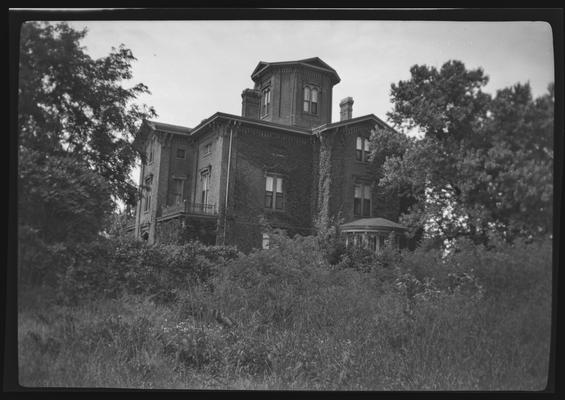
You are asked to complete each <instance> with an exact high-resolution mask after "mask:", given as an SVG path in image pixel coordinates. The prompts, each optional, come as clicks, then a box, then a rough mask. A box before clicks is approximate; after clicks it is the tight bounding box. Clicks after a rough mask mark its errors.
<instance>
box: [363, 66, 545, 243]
mask: <svg viewBox="0 0 565 400" xmlns="http://www.w3.org/2000/svg"><path fill="white" fill-rule="evenodd" d="M411 74H412V76H411V79H410V80H408V81H401V82H399V83H398V84H393V85H392V90H391V96H392V100H393V102H394V109H393V111H392V112H390V113H389V114H388V117H389V118H390V120H391V121H392V122H393V123H394V124H395V126H396V127H398V128H399V129H400V130H402V131H403V132H406V130H407V129H418V130H419V131H420V132H421V133H423V138H421V139H414V138H409V137H406V136H405V137H402V135H401V134H399V133H395V132H390V131H385V130H378V129H377V130H376V131H375V132H374V133H373V137H372V146H373V160H374V162H375V163H377V164H378V165H379V167H380V174H379V176H378V177H377V178H378V179H379V182H380V185H381V186H382V187H385V188H389V189H390V188H400V187H402V188H403V189H404V190H402V191H400V193H401V194H402V195H403V196H405V197H406V196H411V197H412V198H414V199H416V200H417V201H416V202H415V204H413V205H412V207H411V209H410V211H409V212H408V213H406V214H405V215H404V216H403V221H404V222H405V223H407V224H408V225H410V226H412V227H420V228H422V227H426V228H427V231H428V232H429V233H431V234H432V235H434V236H436V237H439V238H442V239H452V238H455V237H458V236H461V235H464V236H469V237H471V238H473V240H475V241H479V242H485V241H486V240H487V238H488V236H489V235H490V234H491V233H493V232H498V233H502V234H504V235H506V237H507V238H508V239H512V238H514V237H516V236H524V237H528V236H532V235H539V234H549V233H550V232H551V228H552V196H553V186H552V180H553V176H552V170H553V149H552V146H553V143H552V134H553V109H554V102H553V101H554V100H553V97H554V96H553V85H550V87H549V91H548V93H547V94H545V95H544V96H542V97H540V98H538V99H533V97H532V94H531V88H530V86H529V84H519V83H518V84H516V85H514V86H512V87H508V88H505V89H502V90H499V91H497V93H496V95H495V96H494V97H492V96H490V95H488V94H485V93H484V92H482V88H483V87H484V85H486V83H487V82H488V77H487V76H485V75H484V73H483V71H482V70H481V69H476V70H470V71H469V70H467V69H466V68H465V66H464V64H463V63H461V62H459V61H449V62H447V63H445V64H444V65H443V66H442V67H441V69H440V70H437V69H436V68H434V67H428V66H425V65H424V66H418V65H416V66H414V67H412V68H411ZM379 153H382V154H384V156H383V155H382V154H381V155H379ZM406 189H408V190H406Z"/></svg>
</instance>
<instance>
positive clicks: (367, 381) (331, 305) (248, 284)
mask: <svg viewBox="0 0 565 400" xmlns="http://www.w3.org/2000/svg"><path fill="white" fill-rule="evenodd" d="M271 242H272V243H271V244H272V246H271V247H272V248H271V249H270V250H261V251H256V252H253V253H251V254H249V255H242V254H240V255H239V256H237V257H228V258H229V260H227V261H226V260H224V259H223V258H222V259H221V260H220V259H217V260H216V262H215V264H214V265H215V267H214V271H213V273H212V274H204V275H205V276H206V279H205V280H204V281H201V280H195V281H193V282H192V283H191V284H190V285H181V286H179V287H178V288H177V289H175V296H174V299H172V300H170V301H156V297H154V296H150V295H149V293H148V292H142V293H136V292H133V291H132V292H127V291H123V292H121V293H120V294H119V295H114V296H109V295H100V296H85V299H87V300H86V301H82V302H80V301H79V300H77V301H78V303H77V304H72V305H70V304H66V303H65V302H64V301H61V296H56V293H54V292H53V290H48V289H44V290H39V289H38V288H37V286H26V287H22V288H20V291H19V293H20V310H19V334H18V337H19V343H18V344H19V361H20V383H21V384H22V385H24V386H33V387H36V386H49V387H124V388H192V389H194V388H207V389H212V388H214V389H308V390H542V389H544V388H545V386H546V383H547V374H548V362H549V336H550V330H551V329H550V328H551V327H550V305H551V251H550V250H551V243H550V242H547V241H546V242H542V243H532V244H526V243H517V244H515V245H513V246H510V245H503V244H498V245H497V246H496V247H495V248H494V249H484V248H477V247H475V246H473V245H470V244H468V243H464V242H462V243H461V244H460V246H459V248H458V251H457V252H456V253H454V254H452V255H451V256H449V257H443V256H442V255H441V254H439V253H433V252H430V251H427V252H425V251H423V250H418V251H416V252H414V253H405V254H402V255H401V256H398V257H389V261H390V260H393V261H390V262H386V263H385V262H379V260H374V267H373V268H372V269H370V270H369V271H368V272H363V271H365V270H366V268H362V270H363V271H358V270H356V269H355V268H352V267H351V266H352V265H354V264H355V259H353V260H348V261H347V263H341V264H340V263H338V264H337V265H336V266H333V267H331V266H330V265H328V263H327V261H326V258H325V257H324V254H323V251H321V250H320V246H319V243H318V242H317V241H316V239H315V238H309V237H308V238H295V239H289V238H286V237H284V235H281V236H278V237H276V238H275V239H273V240H272V241H271ZM199 251H201V252H204V250H203V249H200V250H199ZM207 251H209V250H207ZM179 253H183V252H182V251H180V250H179ZM185 253H186V251H185V252H184V253H183V254H185ZM197 253H198V251H197ZM208 256H209V253H208ZM183 257H184V256H183ZM190 257H192V258H190ZM190 257H189V259H190V260H195V259H196V258H195V257H193V256H190ZM187 259H188V258H187ZM209 259H210V257H209ZM179 260H180V261H179ZM138 261H139V260H138ZM177 261H178V262H179V263H180V264H182V262H181V261H182V257H181V258H180V259H179V258H177ZM381 261H382V260H381ZM363 262H364V263H366V262H367V260H366V257H365V258H363ZM177 264H178V263H177ZM139 265H145V264H144V262H142V261H139ZM171 265H172V264H171ZM175 265H176V264H175ZM202 265H204V263H203V262H202V260H201V262H200V263H199V264H198V268H201V267H202ZM344 265H347V267H344ZM177 267H178V265H177ZM185 267H186V268H189V266H188V265H186V266H185ZM185 267H183V268H185ZM178 268H180V267H178ZM178 268H177V269H176V271H179V269H178ZM181 269H182V268H181ZM174 276H175V279H177V280H178V279H179V278H178V275H174ZM162 287H165V288H169V289H170V290H173V288H172V287H169V286H167V285H164V284H163V285H162ZM107 293H110V292H107ZM165 298H166V296H165ZM63 299H64V296H63ZM218 312H220V313H221V315H222V316H224V317H225V318H229V320H230V321H233V325H229V326H227V325H222V324H221V323H219V322H218V318H217V315H218Z"/></svg>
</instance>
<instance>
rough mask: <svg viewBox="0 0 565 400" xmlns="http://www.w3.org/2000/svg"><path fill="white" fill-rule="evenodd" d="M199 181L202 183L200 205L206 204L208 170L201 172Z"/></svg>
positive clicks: (208, 182)
mask: <svg viewBox="0 0 565 400" xmlns="http://www.w3.org/2000/svg"><path fill="white" fill-rule="evenodd" d="M200 180H201V181H202V194H201V197H200V203H201V204H204V205H207V204H208V191H209V190H210V170H209V169H207V170H205V171H202V173H201V174H200Z"/></svg>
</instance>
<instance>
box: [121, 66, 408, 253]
mask: <svg viewBox="0 0 565 400" xmlns="http://www.w3.org/2000/svg"><path fill="white" fill-rule="evenodd" d="M251 79H252V80H253V82H254V87H253V89H245V90H244V91H243V93H242V95H241V96H242V113H241V116H237V115H231V114H226V113H222V112H217V113H215V114H213V115H212V116H210V117H209V118H207V119H205V120H203V121H202V122H201V123H200V124H199V125H198V126H196V127H194V128H186V127H181V126H176V125H169V124H164V123H159V122H154V121H143V123H142V126H141V128H140V131H139V134H138V135H137V137H136V139H135V141H134V145H135V146H136V147H137V148H138V149H139V150H140V151H142V152H145V154H146V155H147V160H146V162H145V163H144V164H143V165H142V166H141V171H140V187H141V192H142V196H141V200H140V201H139V202H138V204H137V208H136V215H135V223H134V225H132V227H131V230H132V232H133V234H134V235H135V237H137V238H142V239H145V240H148V241H149V243H153V242H165V241H166V242H171V241H183V240H190V239H199V240H201V241H203V242H205V243H210V244H214V243H215V244H233V245H237V246H238V248H240V249H241V250H243V251H247V250H250V249H251V248H257V247H261V245H262V243H263V239H264V234H265V227H266V224H268V225H269V226H271V227H275V228H281V229H285V230H286V231H287V232H288V233H289V234H290V235H291V236H292V235H294V234H296V233H299V234H303V235H308V234H313V233H315V222H316V221H321V222H322V223H328V221H330V220H331V218H332V217H335V216H337V215H338V213H339V214H340V215H341V217H342V218H343V220H344V222H345V224H344V226H343V228H344V232H345V233H346V235H348V238H349V239H351V240H352V241H354V242H356V243H357V242H358V243H364V244H365V245H368V246H370V247H372V248H373V249H378V246H379V243H381V242H382V238H384V236H385V235H388V233H390V232H392V231H397V232H402V231H403V230H404V227H402V226H401V225H399V224H396V223H394V222H393V221H391V220H395V219H397V218H398V215H399V212H400V210H399V204H398V201H397V199H382V198H380V197H379V195H378V191H377V190H376V187H375V182H374V178H373V177H374V173H372V171H371V164H370V163H369V162H368V160H367V156H368V139H369V137H370V135H371V130H372V129H373V128H374V127H375V126H379V127H382V128H385V129H392V128H390V127H389V126H388V125H386V124H385V123H384V122H383V121H382V120H380V119H379V118H377V117H376V116H375V115H373V114H369V115H364V116H361V117H356V118H353V117H352V106H353V99H351V98H350V97H348V98H345V99H344V100H342V101H341V102H340V107H341V112H340V121H339V122H333V123H332V122H331V120H332V115H331V114H332V89H333V86H334V85H336V84H337V83H339V82H340V78H339V76H338V74H337V72H336V71H335V70H334V69H333V68H331V67H330V66H329V65H328V64H326V63H325V62H323V61H322V60H320V59H319V58H317V57H314V58H309V59H305V60H299V61H285V62H259V64H258V65H257V67H256V68H255V70H254V71H253V73H252V74H251ZM358 221H360V222H359V224H358V225H356V223H357V222H358ZM379 238H381V239H380V240H379ZM349 239H348V240H349Z"/></svg>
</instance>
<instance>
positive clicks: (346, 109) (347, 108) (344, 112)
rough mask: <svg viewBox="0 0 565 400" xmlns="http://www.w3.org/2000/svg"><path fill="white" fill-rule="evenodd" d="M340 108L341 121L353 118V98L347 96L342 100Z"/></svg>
mask: <svg viewBox="0 0 565 400" xmlns="http://www.w3.org/2000/svg"><path fill="white" fill-rule="evenodd" d="M339 108H340V113H339V117H340V118H339V120H340V121H345V120H348V119H351V116H352V115H353V98H352V97H346V98H345V99H343V100H342V101H340V102H339Z"/></svg>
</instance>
